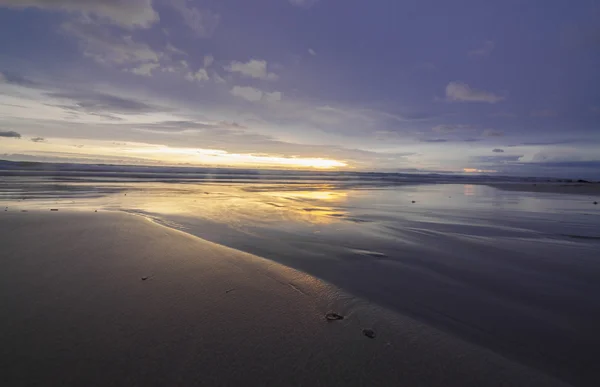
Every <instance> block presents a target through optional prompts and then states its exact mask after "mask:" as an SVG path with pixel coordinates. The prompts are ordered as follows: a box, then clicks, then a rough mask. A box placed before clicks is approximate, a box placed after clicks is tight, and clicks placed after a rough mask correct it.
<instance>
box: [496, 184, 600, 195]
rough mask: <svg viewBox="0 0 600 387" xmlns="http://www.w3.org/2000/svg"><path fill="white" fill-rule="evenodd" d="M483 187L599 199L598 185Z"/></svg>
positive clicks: (508, 185)
mask: <svg viewBox="0 0 600 387" xmlns="http://www.w3.org/2000/svg"><path fill="white" fill-rule="evenodd" d="M485 185H489V186H490V187H494V188H498V189H502V190H505V191H521V192H545V193H557V194H570V195H589V196H593V197H596V198H600V183H556V182H553V183H494V184H485Z"/></svg>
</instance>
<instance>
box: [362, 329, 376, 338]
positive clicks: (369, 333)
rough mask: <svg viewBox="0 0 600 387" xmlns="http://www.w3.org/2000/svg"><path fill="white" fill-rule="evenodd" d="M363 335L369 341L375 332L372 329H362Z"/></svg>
mask: <svg viewBox="0 0 600 387" xmlns="http://www.w3.org/2000/svg"><path fill="white" fill-rule="evenodd" d="M363 335H365V336H367V337H368V338H369V339H374V338H375V331H374V330H372V329H363Z"/></svg>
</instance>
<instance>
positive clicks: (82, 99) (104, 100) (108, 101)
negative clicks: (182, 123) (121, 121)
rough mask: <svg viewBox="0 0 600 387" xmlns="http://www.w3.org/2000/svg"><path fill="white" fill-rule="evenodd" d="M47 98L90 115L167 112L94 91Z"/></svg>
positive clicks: (64, 106) (59, 93)
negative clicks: (62, 102) (57, 100)
mask: <svg viewBox="0 0 600 387" xmlns="http://www.w3.org/2000/svg"><path fill="white" fill-rule="evenodd" d="M46 95H47V96H49V97H53V98H57V99H62V100H66V101H67V102H69V103H70V104H66V105H60V107H61V108H63V109H67V110H72V111H79V112H85V113H90V114H103V113H117V114H143V113H151V112H157V111H165V109H161V108H158V107H155V106H152V105H149V104H146V103H143V102H140V101H137V100H135V99H130V98H124V97H119V96H115V95H112V94H105V93H98V92H94V91H63V92H51V93H46Z"/></svg>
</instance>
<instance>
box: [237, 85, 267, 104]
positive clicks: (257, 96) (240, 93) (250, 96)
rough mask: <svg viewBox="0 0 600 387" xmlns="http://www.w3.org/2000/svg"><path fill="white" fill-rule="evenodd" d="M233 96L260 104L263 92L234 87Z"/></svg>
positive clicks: (246, 87)
mask: <svg viewBox="0 0 600 387" xmlns="http://www.w3.org/2000/svg"><path fill="white" fill-rule="evenodd" d="M231 94H232V95H234V96H236V97H240V98H243V99H245V100H247V101H251V102H258V101H260V100H261V99H262V98H263V94H264V93H263V92H262V90H258V89H255V88H254V87H249V86H234V87H233V88H232V89H231Z"/></svg>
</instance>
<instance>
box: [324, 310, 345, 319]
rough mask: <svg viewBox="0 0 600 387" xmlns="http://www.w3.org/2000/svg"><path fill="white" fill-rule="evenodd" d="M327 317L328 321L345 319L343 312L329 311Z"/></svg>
mask: <svg viewBox="0 0 600 387" xmlns="http://www.w3.org/2000/svg"><path fill="white" fill-rule="evenodd" d="M325 318H326V319H327V321H335V320H343V319H344V316H342V315H341V314H337V313H334V312H331V313H327V314H326V315H325Z"/></svg>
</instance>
